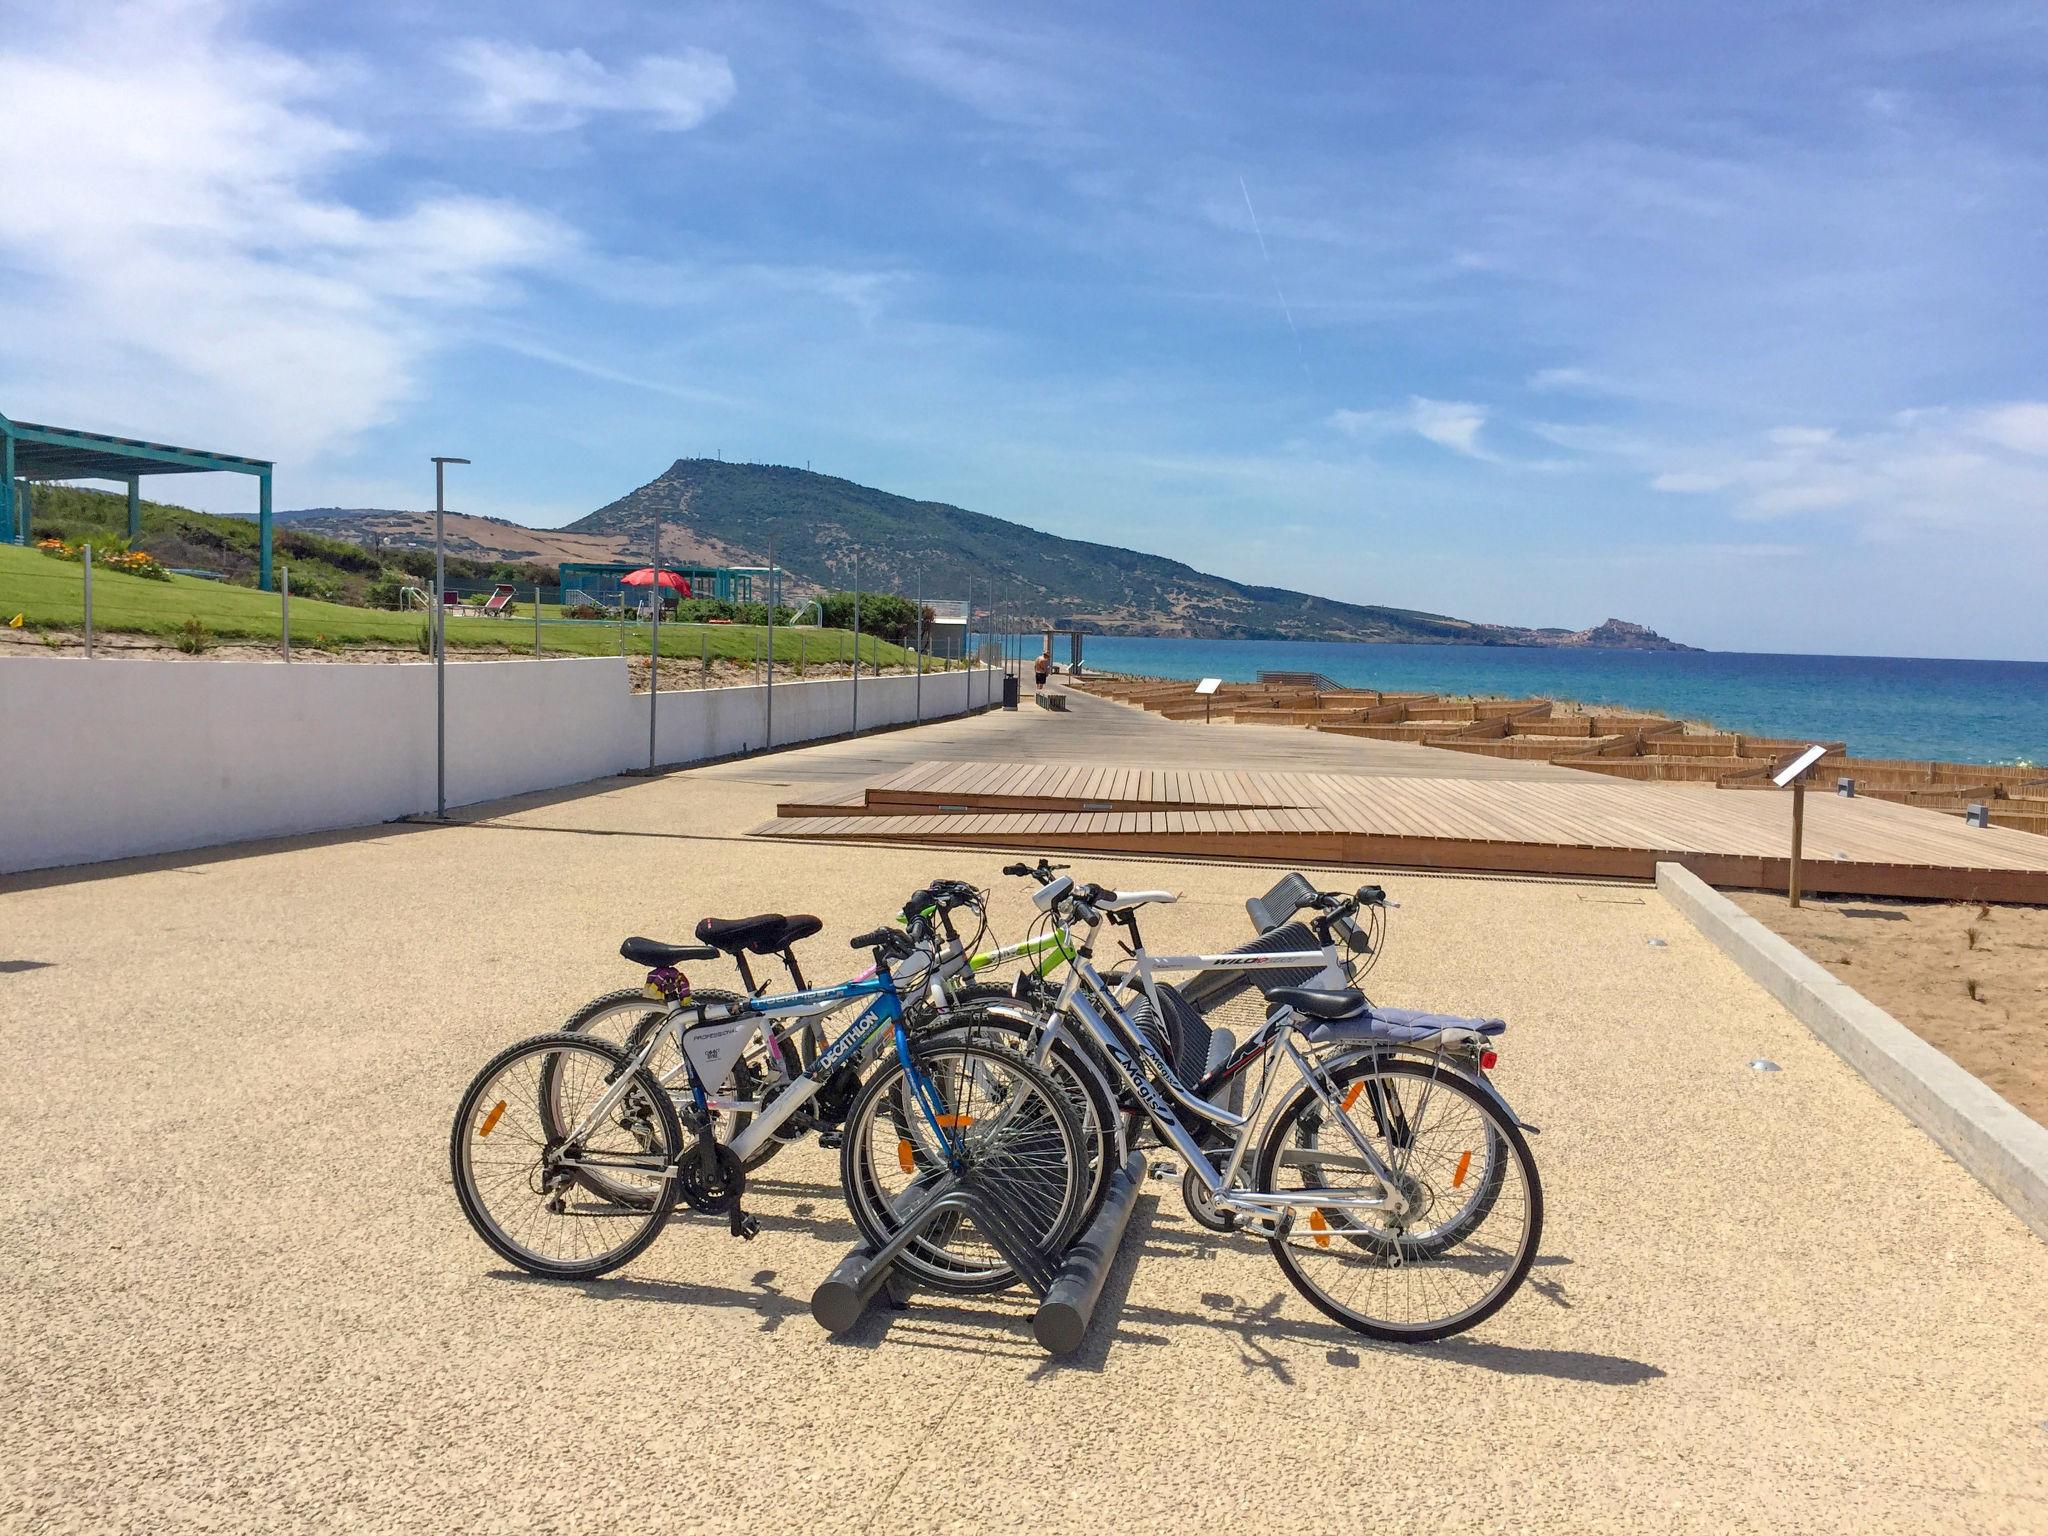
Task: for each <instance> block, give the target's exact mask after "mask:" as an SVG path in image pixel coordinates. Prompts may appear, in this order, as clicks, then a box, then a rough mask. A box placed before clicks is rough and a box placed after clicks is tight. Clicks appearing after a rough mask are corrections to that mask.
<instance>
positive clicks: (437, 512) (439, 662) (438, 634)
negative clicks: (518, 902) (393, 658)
mask: <svg viewBox="0 0 2048 1536" xmlns="http://www.w3.org/2000/svg"><path fill="white" fill-rule="evenodd" d="M468 462H469V460H467V459H457V458H449V457H446V456H437V457H436V458H435V459H434V814H435V815H436V816H437V817H446V816H447V814H448V551H447V546H446V545H445V543H444V542H443V540H442V536H441V519H442V517H443V516H444V515H445V514H446V512H447V510H448V484H447V480H448V473H447V472H448V466H449V465H450V464H467V463H468Z"/></svg>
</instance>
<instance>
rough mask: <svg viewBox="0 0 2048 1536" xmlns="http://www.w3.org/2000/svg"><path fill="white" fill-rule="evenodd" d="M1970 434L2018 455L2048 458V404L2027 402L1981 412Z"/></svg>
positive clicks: (1972, 424)
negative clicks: (2026, 454)
mask: <svg viewBox="0 0 2048 1536" xmlns="http://www.w3.org/2000/svg"><path fill="white" fill-rule="evenodd" d="M1969 430H1970V433H1971V435H1972V436H1975V437H1981V438H1983V439H1984V440H1985V441H1986V442H1988V443H1995V444H1997V445H1998V446H1999V447H2001V448H2005V449H2009V450H2011V451H2012V452H2014V453H2030V454H2039V455H2043V456H2048V401H2040V400H2025V401H2021V402H2019V403H2017V404H2014V405H2001V406H1996V407H1993V408H1992V409H1990V410H1987V411H1981V412H1979V413H1978V414H1977V416H1976V418H1975V419H1974V420H1973V421H1972V422H1971V423H1970V428H1969Z"/></svg>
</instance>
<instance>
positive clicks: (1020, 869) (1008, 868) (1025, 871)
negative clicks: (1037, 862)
mask: <svg viewBox="0 0 2048 1536" xmlns="http://www.w3.org/2000/svg"><path fill="white" fill-rule="evenodd" d="M1003 873H1004V874H1006V875H1022V876H1026V877H1028V876H1030V875H1033V874H1035V873H1037V871H1035V870H1034V869H1032V867H1031V866H1030V865H1029V864H1005V865H1004V866H1003Z"/></svg>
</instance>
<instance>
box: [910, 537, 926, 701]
mask: <svg viewBox="0 0 2048 1536" xmlns="http://www.w3.org/2000/svg"><path fill="white" fill-rule="evenodd" d="M910 643H911V644H912V645H914V646H916V647H917V687H916V691H915V693H914V695H913V697H915V699H916V700H917V715H916V719H917V723H918V724H919V725H923V724H924V567H923V566H921V565H920V566H919V567H918V568H917V611H916V612H915V613H913V614H912V615H911V616H910Z"/></svg>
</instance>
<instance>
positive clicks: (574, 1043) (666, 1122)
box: [448, 1030, 683, 1280]
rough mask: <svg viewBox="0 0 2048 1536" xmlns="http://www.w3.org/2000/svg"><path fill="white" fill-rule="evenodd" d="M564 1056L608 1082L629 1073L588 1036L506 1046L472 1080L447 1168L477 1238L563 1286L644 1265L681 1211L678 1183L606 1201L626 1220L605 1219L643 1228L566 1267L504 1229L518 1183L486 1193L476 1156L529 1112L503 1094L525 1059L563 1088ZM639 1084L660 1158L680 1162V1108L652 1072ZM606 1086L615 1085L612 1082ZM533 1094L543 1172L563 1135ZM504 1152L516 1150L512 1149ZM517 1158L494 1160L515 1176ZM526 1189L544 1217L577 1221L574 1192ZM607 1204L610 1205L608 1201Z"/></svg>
mask: <svg viewBox="0 0 2048 1536" xmlns="http://www.w3.org/2000/svg"><path fill="white" fill-rule="evenodd" d="M565 1053H575V1054H582V1055H589V1056H595V1057H597V1058H599V1059H600V1060H601V1062H602V1064H603V1066H604V1068H605V1071H606V1073H607V1074H608V1075H616V1074H617V1073H618V1072H620V1071H623V1070H626V1069H627V1066H628V1061H627V1057H626V1055H625V1053H624V1052H623V1051H621V1050H619V1048H618V1047H617V1046H614V1045H612V1044H611V1043H610V1042H608V1041H605V1040H599V1039H594V1038H592V1037H591V1036H590V1035H587V1034H580V1033H569V1032H566V1031H559V1030H558V1031H556V1032H555V1033H553V1034H547V1035H535V1036H532V1037H531V1038H529V1039H526V1040H521V1041H518V1042H516V1043H514V1044H512V1045H509V1046H507V1047H506V1048H505V1049H504V1050H502V1051H500V1052H498V1054H497V1055H495V1056H493V1057H492V1058H491V1059H490V1060H489V1061H488V1062H486V1063H484V1065H483V1067H482V1068H481V1069H480V1070H479V1071H478V1072H477V1074H476V1076H475V1077H474V1078H472V1079H471V1080H470V1084H469V1087H468V1088H467V1089H465V1090H464V1092H463V1095H462V1098H461V1100H460V1101H459V1102H458V1103H457V1106H456V1110H455V1120H454V1124H453V1125H452V1127H451V1128H450V1130H449V1136H448V1164H449V1171H450V1174H451V1175H452V1177H453V1179H454V1183H455V1197H456V1200H457V1202H458V1203H459V1204H460V1205H461V1207H462V1214H463V1216H464V1217H465V1218H466V1219H467V1220H468V1222H469V1224H470V1227H471V1228H472V1229H473V1230H474V1231H475V1232H476V1234H477V1236H478V1237H480V1238H482V1239H483V1240H484V1242H485V1243H486V1244H487V1245H488V1246H489V1247H490V1248H491V1250H492V1251H493V1252H495V1253H496V1254H497V1255H498V1256H499V1257H500V1258H502V1259H504V1260H506V1261H507V1262H508V1263H511V1264H514V1265H517V1266H518V1267H519V1268H521V1269H523V1270H525V1271H527V1272H528V1273H529V1274H535V1275H542V1276H545V1277H547V1278H549V1279H556V1280H588V1279H593V1278H595V1277H596V1276H598V1275H603V1274H608V1273H610V1272H611V1271H612V1270H614V1269H617V1268H619V1267H620V1266H621V1265H623V1264H628V1263H630V1262H632V1260H633V1259H635V1258H637V1257H638V1256H639V1255H640V1254H641V1253H642V1252H643V1251H644V1250H645V1249H646V1248H647V1245H648V1244H650V1243H652V1242H653V1241H654V1240H655V1238H657V1237H658V1236H660V1235H661V1231H662V1228H663V1227H664V1226H665V1225H667V1222H668V1218H669V1214H670V1212H672V1211H673V1210H674V1209H675V1203H676V1198H677V1189H676V1181H675V1180H674V1179H673V1178H666V1177H664V1178H659V1179H655V1180H653V1181H652V1190H651V1192H650V1194H649V1195H648V1197H647V1200H646V1203H645V1204H644V1205H642V1204H639V1203H637V1202H635V1203H630V1204H629V1203H625V1202H621V1201H616V1200H609V1199H607V1200H606V1203H607V1204H608V1205H610V1206H611V1207H612V1209H613V1210H614V1211H616V1212H618V1213H620V1214H618V1215H616V1216H607V1217H606V1219H610V1220H627V1219H630V1217H629V1216H628V1215H626V1214H625V1213H628V1212H637V1213H638V1214H639V1215H640V1217H641V1222H640V1225H639V1226H638V1227H637V1228H636V1229H635V1230H634V1232H633V1234H632V1235H631V1236H630V1237H628V1238H626V1239H624V1240H622V1241H621V1242H619V1243H616V1244H613V1245H612V1246H611V1247H609V1248H606V1249H603V1250H602V1251H600V1252H597V1253H589V1252H586V1253H585V1254H584V1256H583V1257H582V1258H580V1259H560V1258H552V1257H549V1256H548V1255H546V1254H543V1253H541V1252H539V1251H538V1250H536V1249H534V1248H532V1247H528V1246H524V1245H522V1244H521V1243H519V1242H518V1241H517V1240H516V1239H515V1238H514V1237H513V1235H512V1234H511V1232H510V1231H508V1230H507V1228H506V1226H505V1224H504V1221H503V1220H502V1219H500V1218H499V1217H498V1216H496V1215H494V1214H493V1210H492V1205H493V1201H494V1197H495V1194H497V1193H500V1192H502V1193H506V1194H508V1195H509V1196H510V1198H512V1199H513V1200H517V1199H518V1195H517V1191H516V1187H515V1186H514V1185H513V1183H512V1175H511V1174H510V1173H509V1172H507V1173H501V1174H499V1175H497V1176H495V1177H494V1179H493V1180H491V1181H488V1182H491V1183H492V1188H491V1189H489V1190H487V1189H486V1188H485V1187H484V1186H485V1184H486V1182H487V1181H486V1180H485V1179H484V1177H483V1176H481V1175H480V1174H479V1172H478V1151H477V1149H478V1146H479V1144H480V1143H481V1142H482V1141H483V1140H484V1139H485V1138H487V1137H489V1136H492V1135H494V1134H498V1133H499V1132H501V1131H504V1132H512V1131H516V1130H517V1129H518V1124H519V1121H518V1114H517V1112H514V1120H513V1123H512V1124H511V1125H507V1124H505V1123H504V1116H505V1115H506V1114H507V1113H508V1111H512V1106H513V1105H514V1104H515V1103H517V1104H518V1105H519V1108H520V1110H521V1111H523V1110H524V1109H525V1107H526V1106H525V1103H524V1102H523V1101H524V1098H525V1095H523V1094H520V1093H519V1092H517V1090H516V1086H514V1087H506V1086H501V1085H502V1084H503V1083H504V1082H505V1081H506V1080H507V1074H508V1073H509V1072H510V1070H511V1069H512V1068H513V1067H514V1066H515V1065H516V1064H517V1063H518V1062H519V1060H520V1058H522V1057H525V1056H542V1057H546V1058H548V1060H547V1063H546V1065H544V1066H542V1067H537V1068H535V1069H534V1074H533V1075H534V1077H535V1078H536V1079H538V1078H539V1076H540V1075H541V1073H542V1072H543V1071H545V1070H546V1069H547V1066H553V1067H554V1068H555V1069H556V1070H555V1074H554V1075H555V1078H556V1080H557V1082H559V1081H560V1078H561V1077H562V1076H563V1075H564V1074H563V1073H562V1072H561V1063H560V1062H559V1061H556V1060H555V1058H557V1057H559V1056H561V1055H563V1054H565ZM633 1078H634V1081H633V1088H634V1090H635V1091H636V1092H637V1094H638V1095H639V1098H640V1100H641V1101H642V1102H644V1104H645V1107H646V1109H647V1112H648V1114H649V1115H650V1116H651V1117H652V1122H653V1124H654V1126H655V1127H657V1128H658V1132H659V1141H660V1147H659V1149H658V1150H659V1151H660V1153H661V1154H662V1155H664V1156H668V1157H673V1156H675V1155H677V1154H678V1153H679V1152H680V1151H681V1149H682V1146H683V1129H682V1123H681V1121H679V1120H678V1119H677V1118H676V1112H675V1105H674V1104H673V1103H671V1102H670V1100H669V1096H668V1094H667V1093H665V1092H664V1091H663V1090H662V1087H661V1085H660V1084H659V1083H657V1082H656V1081H655V1080H654V1078H653V1076H652V1075H651V1074H649V1073H647V1072H645V1071H635V1072H634V1074H633ZM605 1080H609V1076H608V1077H607V1078H606V1079H605ZM534 1094H535V1097H534V1105H533V1113H534V1116H535V1129H537V1130H540V1131H541V1132H542V1134H543V1137H544V1140H543V1142H542V1146H543V1155H542V1156H540V1157H537V1158H536V1159H535V1160H534V1161H533V1164H532V1168H533V1169H539V1168H542V1167H544V1166H545V1151H546V1150H547V1149H548V1148H549V1147H550V1146H551V1145H552V1144H555V1143H557V1142H558V1139H559V1137H560V1135H561V1128H559V1127H554V1128H549V1127H548V1126H547V1125H546V1123H545V1122H546V1117H547V1111H546V1108H545V1105H546V1100H544V1099H542V1098H540V1097H539V1088H538V1083H537V1082H536V1084H535V1088H534ZM486 1095H489V1096H490V1097H491V1105H490V1106H489V1107H486V1105H485V1104H484V1102H483V1101H484V1099H485V1097H486ZM637 1107H638V1106H636V1108H637ZM532 1139H533V1138H532V1135H531V1133H530V1132H529V1133H528V1135H527V1140H528V1141H529V1142H531V1141H532ZM505 1144H506V1145H510V1143H509V1142H508V1143H505ZM649 1150H650V1149H648V1148H647V1147H646V1146H645V1144H644V1142H643V1144H642V1146H641V1147H640V1149H639V1152H640V1155H648V1154H649ZM518 1156H519V1154H518V1153H512V1154H509V1156H508V1157H507V1158H504V1159H494V1161H498V1162H499V1163H500V1164H501V1165H502V1166H504V1167H506V1168H509V1167H510V1166H511V1164H512V1162H513V1161H514V1160H516V1159H517V1157H518ZM570 1179H571V1182H573V1183H577V1184H581V1182H582V1181H581V1180H580V1178H578V1177H577V1176H576V1175H575V1174H573V1173H572V1174H571V1175H570ZM526 1182H527V1187H528V1190H529V1192H530V1193H531V1195H532V1197H533V1198H534V1199H536V1200H538V1201H540V1202H541V1204H542V1208H543V1209H544V1210H548V1211H549V1213H550V1214H558V1215H567V1214H571V1213H570V1212H569V1211H568V1210H567V1203H566V1201H565V1200H564V1199H563V1195H564V1193H565V1191H566V1187H567V1186H551V1187H538V1186H536V1184H535V1181H534V1178H533V1174H532V1172H531V1171H529V1172H528V1173H527V1179H526ZM541 1183H542V1185H547V1184H548V1180H547V1178H546V1177H545V1176H543V1179H542V1181H541ZM600 1198H604V1197H602V1196H601V1197H600ZM556 1202H559V1203H560V1205H561V1207H562V1208H561V1209H559V1210H557V1209H555V1204H556ZM579 1214H584V1213H579Z"/></svg>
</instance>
